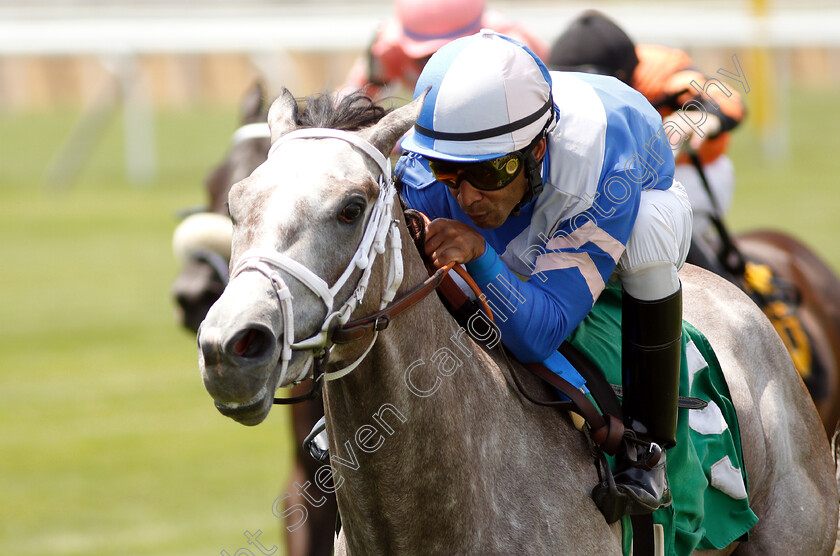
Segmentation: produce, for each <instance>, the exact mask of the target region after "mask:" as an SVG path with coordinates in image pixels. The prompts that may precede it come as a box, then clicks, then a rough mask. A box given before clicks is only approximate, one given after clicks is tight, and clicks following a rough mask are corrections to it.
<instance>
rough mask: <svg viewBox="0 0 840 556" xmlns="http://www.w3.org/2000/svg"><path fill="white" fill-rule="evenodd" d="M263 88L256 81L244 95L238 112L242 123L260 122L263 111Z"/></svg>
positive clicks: (260, 83)
mask: <svg viewBox="0 0 840 556" xmlns="http://www.w3.org/2000/svg"><path fill="white" fill-rule="evenodd" d="M264 99H265V88H264V87H263V84H262V82H261V81H256V82H254V84H253V85H252V86H251V88H250V89H248V92H247V93H245V98H244V99H243V100H242V105H241V106H240V110H241V112H242V121H243V122H256V121H258V120H262V119H263V118H261V117H260V116H261V115H262V114H263V113H264V112H263V111H264V110H265V100H264Z"/></svg>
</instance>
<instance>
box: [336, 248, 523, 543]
mask: <svg viewBox="0 0 840 556" xmlns="http://www.w3.org/2000/svg"><path fill="white" fill-rule="evenodd" d="M407 250H412V251H415V248H414V246H413V245H411V244H410V243H409V244H408V245H404V252H406V251H407ZM405 260H406V278H405V280H404V282H403V283H404V289H410V288H411V287H413V286H415V285H417V284H418V283H420V282H421V281H422V280H423V279H425V278H426V271H425V268H424V267H423V266H422V263H420V259H419V256H417V255H416V254H415V253H410V254H409V253H406V257H405ZM366 341H367V340H364V341H360V342H359V344H365V342H366ZM361 347H363V346H362V345H360V346H359V348H361ZM359 348H357V349H359ZM506 388H507V386H506V384H505V381H504V378H503V376H502V375H501V373H500V371H499V369H498V368H497V367H495V366H494V365H493V364H492V360H491V359H490V357H489V356H488V355H487V354H486V353H484V352H483V351H482V349H481V348H480V347H479V346H478V345H477V344H476V343H475V342H473V341H472V340H471V338H470V336H469V333H468V332H467V331H466V330H464V329H462V328H461V327H460V326H458V324H457V323H456V322H455V320H454V319H452V318H451V317H450V316H449V314H448V313H447V312H446V309H445V308H444V307H443V305H442V304H441V303H440V301H439V300H438V298H437V295H435V294H431V295H429V296H427V297H426V298H425V299H424V300H423V301H422V302H420V303H419V304H417V305H415V306H414V307H412V308H410V309H408V310H407V311H406V312H404V313H402V314H401V315H399V316H397V317H395V318H394V320H393V321H392V322H391V324H390V326H389V327H388V328H387V329H385V330H384V331H382V332H380V334H379V338H378V340H377V344H376V345H375V347H374V348H373V350H372V351H371V353H370V354H369V355H368V357H367V358H366V359H365V361H364V362H363V363H362V364H361V365H360V367H359V368H358V369H356V370H355V371H353V372H352V373H351V374H349V375H347V376H345V377H343V378H342V379H340V380H337V381H334V382H329V383H327V386H326V387H325V392H324V405H325V413H326V416H327V424H328V431H329V434H330V450H331V454H332V455H331V463H332V466H333V467H334V468H335V469H336V471H337V473H338V475H339V476H340V477H341V479H336V480H338V481H342V480H343V482H341V486H340V488H339V490H338V491H337V495H338V498H339V507H340V512H341V516H342V522H343V523H344V524H345V527H346V528H347V531H348V534H350V537H349V539H350V541H351V545H356V553H359V551H360V550H362V549H361V547H364V552H362V553H368V554H374V553H377V552H380V551H381V552H382V553H390V554H395V553H405V549H406V548H407V546H409V545H412V544H414V543H416V542H417V541H418V540H419V539H420V538H421V537H423V536H426V538H427V539H430V537H428V534H429V531H427V530H425V528H426V527H427V526H428V525H429V523H428V522H427V520H423V519H419V520H418V519H417V516H416V515H413V514H414V512H415V511H416V508H417V504H418V502H419V501H418V500H417V499H416V497H417V496H426V495H428V496H432V495H434V497H435V498H437V497H440V496H441V495H445V497H446V499H447V500H448V502H447V504H450V503H454V501H456V500H458V499H459V498H460V499H462V500H463V499H466V498H461V497H460V495H459V493H458V490H459V489H470V488H471V487H470V484H471V481H464V482H462V483H461V484H459V485H456V486H455V487H453V488H451V489H450V488H448V487H447V492H445V493H444V492H437V493H433V492H432V490H436V489H439V488H440V485H442V484H443V482H447V475H448V474H449V473H451V472H453V471H455V470H460V471H458V472H459V473H465V472H468V470H469V465H468V463H467V462H468V461H475V460H474V459H473V458H474V457H475V456H476V453H477V452H478V451H479V450H480V451H485V450H486V451H488V453H494V452H497V451H498V450H497V449H496V448H495V447H494V446H492V442H493V441H491V440H490V438H494V437H495V438H496V441H502V440H503V435H502V434H501V433H499V434H498V435H487V436H486V437H485V438H482V439H481V440H482V445H481V447H480V448H479V447H477V446H470V445H469V442H470V437H471V434H475V430H472V431H470V432H466V433H465V432H463V431H460V430H459V427H461V426H464V427H466V428H467V429H471V428H472V429H474V427H475V425H476V424H477V423H480V422H481V420H482V419H481V413H482V412H485V411H487V408H488V407H493V405H494V403H496V402H497V401H498V399H499V398H501V397H502V394H503V393H504V392H503V391H504V390H505V389H506ZM461 435H463V440H462V441H456V442H454V443H453V441H455V440H456V438H457V437H458V436H461ZM450 448H455V449H454V450H451V451H450ZM442 481H443V482H442ZM436 485H437V486H436ZM424 493H425V494H424ZM409 494H410V496H409V497H408V498H407V497H406V495H409ZM450 509H452V508H451V507H450ZM467 513H468V512H466V511H465V512H464V514H465V515H466V514H467ZM434 521H437V519H435V520H434ZM448 527H452V528H453V531H454V530H456V529H460V530H461V531H463V527H462V524H456V523H449V525H448ZM433 537H434V538H438V539H441V540H443V539H445V538H447V535H440V532H438V533H436V534H435V535H433ZM426 542H427V543H428V542H435V541H433V540H427V541H426ZM414 546H417V545H416V544H414ZM427 547H428V545H427ZM444 548H445V547H443V546H442V547H441V549H442V550H441V551H444V550H443V549H444ZM431 551H432V552H436V551H435V550H431Z"/></svg>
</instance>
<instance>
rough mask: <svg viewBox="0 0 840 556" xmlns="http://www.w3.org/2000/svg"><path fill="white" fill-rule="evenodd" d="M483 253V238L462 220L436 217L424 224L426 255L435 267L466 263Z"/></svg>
mask: <svg viewBox="0 0 840 556" xmlns="http://www.w3.org/2000/svg"><path fill="white" fill-rule="evenodd" d="M483 254H484V238H483V237H482V236H481V234H479V233H478V232H477V231H475V229H474V228H472V227H470V226H468V225H467V224H464V223H463V222H459V221H457V220H449V219H447V218H437V219H435V220H432V221H431V222H429V224H428V226H426V255H427V256H428V257H429V259H430V260H431V261H432V264H433V265H434V266H435V268H441V267H443V266H446V264H448V263H451V262H453V261H454V262H456V263H462V264H463V263H468V262H470V261H472V260H475V259H477V258H479V257H480V256H482V255H483Z"/></svg>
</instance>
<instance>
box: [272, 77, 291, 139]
mask: <svg viewBox="0 0 840 556" xmlns="http://www.w3.org/2000/svg"><path fill="white" fill-rule="evenodd" d="M297 119H298V105H297V101H296V100H295V97H294V95H292V93H290V92H289V90H288V89H287V88H285V87H283V91H281V93H280V96H279V97H277V99H276V100H275V101H274V102H273V103H272V104H271V108H269V109H268V128H269V129H270V130H271V142H272V143H274V142H275V141H277V139H278V138H279V137H280V136H281V135H285V134H286V133H288V132H290V131H292V130H293V129H295V128H296V127H297Z"/></svg>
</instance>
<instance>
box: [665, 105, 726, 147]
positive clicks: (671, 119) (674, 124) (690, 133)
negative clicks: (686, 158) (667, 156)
mask: <svg viewBox="0 0 840 556" xmlns="http://www.w3.org/2000/svg"><path fill="white" fill-rule="evenodd" d="M662 125H663V126H664V127H665V131H666V133H668V137H669V141H670V143H671V151H672V152H673V154H674V158H676V157H677V156H679V154H680V153H681V152H683V150H685V149H687V148H688V147H691V149H693V150H694V151H695V152H696V151H697V150H698V149H699V148H700V144H701V143H702V142H703V141H704V140H706V139H708V138H710V137H717V136H718V134H719V133H720V126H721V124H720V118H718V117H717V116H715V115H714V114H710V113H708V112H704V111H701V110H678V111H676V112H674V113H673V114H669V115H667V116H665V118H664V119H663V121H662ZM677 131H678V132H679V133H677ZM672 134H673V135H672ZM671 137H673V139H671Z"/></svg>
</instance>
